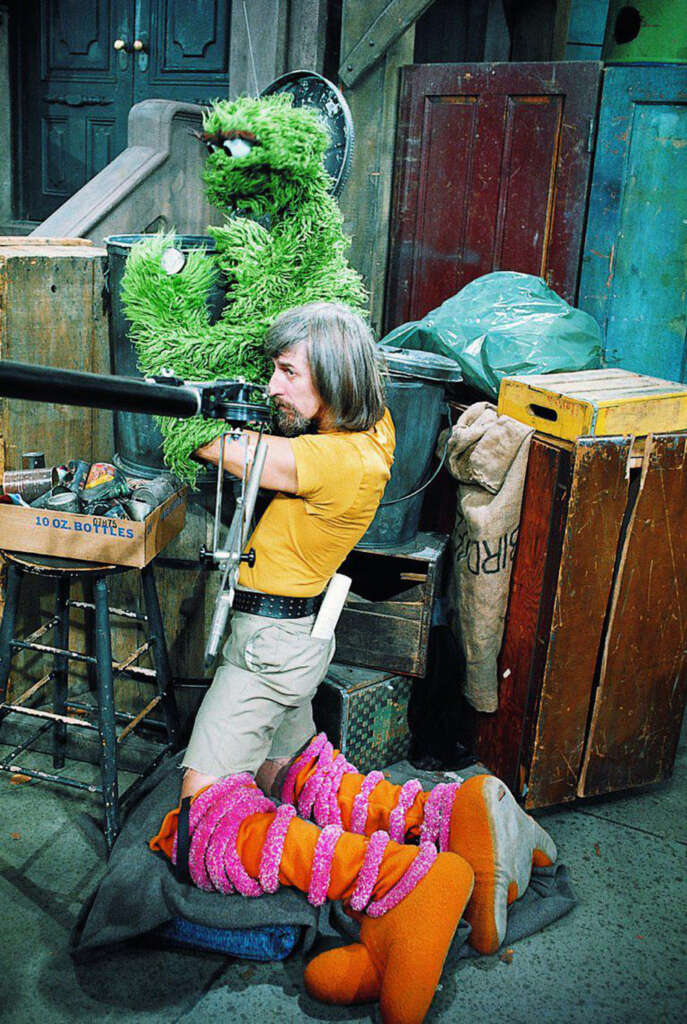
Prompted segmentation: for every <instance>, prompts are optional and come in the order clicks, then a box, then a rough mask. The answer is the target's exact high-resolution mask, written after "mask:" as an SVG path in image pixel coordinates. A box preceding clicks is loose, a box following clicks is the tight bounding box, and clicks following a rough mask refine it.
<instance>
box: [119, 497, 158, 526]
mask: <svg viewBox="0 0 687 1024" xmlns="http://www.w3.org/2000/svg"><path fill="white" fill-rule="evenodd" d="M122 505H123V506H124V508H125V509H126V510H127V512H128V513H129V518H130V519H134V520H135V521H136V522H137V523H142V522H143V520H144V519H145V517H146V516H149V515H150V513H151V512H152V511H153V506H152V505H149V504H148V502H147V501H137V500H135V499H134V498H129V499H128V500H127V499H125V500H124V501H123V502H122Z"/></svg>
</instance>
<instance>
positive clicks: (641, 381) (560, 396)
mask: <svg viewBox="0 0 687 1024" xmlns="http://www.w3.org/2000/svg"><path fill="white" fill-rule="evenodd" d="M498 411H499V413H501V414H502V415H504V416H512V417H513V419H516V420H520V422H522V423H527V424H529V425H530V426H532V427H534V428H535V429H536V430H538V431H540V432H541V433H543V434H550V435H551V436H552V437H557V438H561V439H562V440H565V441H574V440H575V439H576V438H578V437H583V436H586V435H595V436H616V435H623V434H632V435H633V436H635V437H643V436H644V435H646V434H660V433H667V432H673V431H676V430H687V384H676V383H674V382H673V381H668V380H660V379H659V378H657V377H645V376H643V375H642V374H641V373H631V372H630V371H629V370H622V369H606V370H580V371H577V372H576V373H543V374H533V375H531V376H518V377H505V378H504V379H503V380H502V381H501V388H500V390H499V402H498Z"/></svg>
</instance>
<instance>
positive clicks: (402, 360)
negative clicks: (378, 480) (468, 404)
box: [358, 347, 462, 549]
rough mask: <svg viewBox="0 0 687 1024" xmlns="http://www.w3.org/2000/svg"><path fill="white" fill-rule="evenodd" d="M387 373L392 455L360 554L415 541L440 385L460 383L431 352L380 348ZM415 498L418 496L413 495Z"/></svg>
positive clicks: (448, 364) (449, 364)
mask: <svg viewBox="0 0 687 1024" xmlns="http://www.w3.org/2000/svg"><path fill="white" fill-rule="evenodd" d="M382 351H383V353H384V355H385V357H386V361H387V365H388V367H389V382H388V384H387V405H388V407H389V412H390V413H391V418H392V420H393V421H394V427H395V428H396V451H395V453H394V463H393V466H392V467H391V477H390V479H389V482H388V484H387V485H386V490H385V491H384V496H383V498H382V502H381V504H380V506H379V509H378V510H377V514H376V515H375V517H374V519H373V520H372V523H371V524H370V526H369V528H368V529H367V531H366V533H365V535H364V536H363V538H362V540H361V541H360V542H359V543H358V547H361V548H375V549H377V548H394V547H400V546H402V545H404V544H409V543H410V542H411V541H413V540H414V539H415V537H416V536H417V533H418V529H419V524H420V513H421V511H422V502H423V499H424V496H425V492H424V489H423V485H424V484H425V483H427V481H428V480H429V477H430V475H431V467H432V460H433V457H434V449H435V447H436V442H437V436H438V434H439V427H440V425H441V417H442V413H443V412H444V404H445V403H444V397H445V396H444V385H445V384H447V383H449V382H458V381H460V380H461V379H462V375H461V372H460V369H459V367H458V365H457V364H456V363H454V362H453V360H452V359H447V358H445V357H444V356H438V355H434V354H433V353H431V352H415V351H411V350H408V349H398V348H391V347H389V348H384V347H383V348H382ZM416 492H418V493H416Z"/></svg>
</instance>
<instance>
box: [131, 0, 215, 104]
mask: <svg viewBox="0 0 687 1024" xmlns="http://www.w3.org/2000/svg"><path fill="white" fill-rule="evenodd" d="M229 8H230V4H227V3H226V2H225V0H195V3H193V4H189V3H188V0H137V2H136V39H138V40H139V41H140V42H141V43H142V45H143V49H142V50H140V51H137V52H135V53H134V54H133V74H134V80H133V102H134V103H140V102H141V100H147V99H155V98H162V99H166V100H180V101H182V102H184V103H199V104H201V105H202V104H206V103H208V102H209V101H210V100H213V99H215V98H216V97H218V96H219V97H223V96H226V95H227V86H228V81H229V15H228V10H229Z"/></svg>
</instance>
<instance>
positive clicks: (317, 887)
mask: <svg viewBox="0 0 687 1024" xmlns="http://www.w3.org/2000/svg"><path fill="white" fill-rule="evenodd" d="M342 835H343V829H342V828H340V827H339V826H338V825H327V826H326V828H323V829H322V831H321V833H320V838H319V839H318V840H317V846H316V847H315V852H314V854H313V858H312V873H311V875H310V885H309V886H308V902H309V903H312V905H313V907H321V906H322V904H323V903H324V902H325V901H326V899H327V892H328V891H329V883H330V882H331V876H332V861H333V860H334V851H335V849H336V844H337V843H338V841H339V839H340V838H341V836H342Z"/></svg>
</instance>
